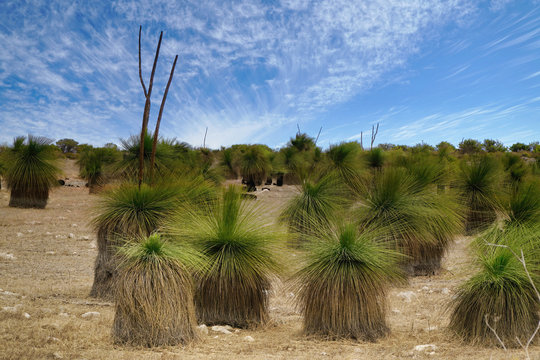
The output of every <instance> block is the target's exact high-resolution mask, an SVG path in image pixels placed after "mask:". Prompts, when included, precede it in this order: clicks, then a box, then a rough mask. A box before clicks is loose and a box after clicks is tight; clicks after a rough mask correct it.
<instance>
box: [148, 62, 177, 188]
mask: <svg viewBox="0 0 540 360" xmlns="http://www.w3.org/2000/svg"><path fill="white" fill-rule="evenodd" d="M177 60H178V55H176V56H175V58H174V62H173V65H172V68H171V73H170V75H169V81H167V86H166V87H165V92H164V93H163V98H162V99H161V106H160V107H159V115H158V118H157V122H156V130H155V131H154V141H153V143H152V154H151V155H150V182H153V181H154V162H155V160H156V148H157V141H158V134H159V126H160V124H161V116H162V115H163V108H164V107H165V101H166V100H167V94H168V93H169V87H170V86H171V82H172V79H173V75H174V68H175V67H176V61H177Z"/></svg>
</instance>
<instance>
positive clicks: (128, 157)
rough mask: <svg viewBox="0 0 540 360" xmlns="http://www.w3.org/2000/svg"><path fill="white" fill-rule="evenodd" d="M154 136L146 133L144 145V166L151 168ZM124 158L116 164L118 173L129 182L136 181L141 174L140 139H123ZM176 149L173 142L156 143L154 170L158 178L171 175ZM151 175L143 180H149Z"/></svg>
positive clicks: (134, 137)
mask: <svg viewBox="0 0 540 360" xmlns="http://www.w3.org/2000/svg"><path fill="white" fill-rule="evenodd" d="M153 141H154V140H153V135H152V134H151V133H146V134H145V136H144V143H143V166H144V168H149V167H150V163H151V157H152V147H153ZM121 143H122V148H123V151H124V155H123V158H122V159H121V160H120V161H119V162H118V163H117V164H116V173H117V174H119V175H121V176H123V177H125V178H126V179H128V180H133V179H136V178H137V176H138V173H139V157H140V143H141V141H140V138H139V137H138V136H135V135H134V136H131V137H129V138H128V139H122V140H121ZM174 158H175V154H174V147H173V141H172V140H161V141H159V142H157V143H156V152H155V159H154V168H155V170H156V175H158V177H164V176H167V175H170V173H171V170H172V169H174V164H175V163H174ZM148 177H149V174H147V175H145V177H144V179H143V180H149V178H148Z"/></svg>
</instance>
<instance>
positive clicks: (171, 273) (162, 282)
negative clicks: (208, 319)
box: [112, 234, 200, 347]
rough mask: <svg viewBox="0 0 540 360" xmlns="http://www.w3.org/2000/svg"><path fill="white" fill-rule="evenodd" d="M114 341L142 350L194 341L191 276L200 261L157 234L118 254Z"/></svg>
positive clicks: (124, 248)
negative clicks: (145, 347)
mask: <svg viewBox="0 0 540 360" xmlns="http://www.w3.org/2000/svg"><path fill="white" fill-rule="evenodd" d="M119 254H120V256H121V259H122V260H121V262H120V264H119V268H118V276H117V278H116V287H115V293H116V294H115V316H114V323H113V332H112V333H113V338H114V339H115V341H116V342H118V343H129V344H133V345H141V346H148V347H152V346H163V345H171V346H172V345H178V344H186V343H188V342H190V341H192V340H194V339H196V338H197V330H196V325H197V319H196V316H195V306H194V303H193V291H194V289H193V281H192V277H191V273H192V272H193V271H194V269H195V270H197V269H198V268H199V267H200V256H199V255H198V254H197V253H196V252H195V251H194V250H193V249H190V248H189V247H187V246H186V245H185V244H184V246H182V247H179V244H174V243H172V242H170V241H165V240H164V239H163V238H162V237H161V236H160V235H158V234H152V235H150V236H149V237H146V238H142V239H135V241H132V242H128V243H126V244H125V245H124V246H123V247H121V248H120V249H119Z"/></svg>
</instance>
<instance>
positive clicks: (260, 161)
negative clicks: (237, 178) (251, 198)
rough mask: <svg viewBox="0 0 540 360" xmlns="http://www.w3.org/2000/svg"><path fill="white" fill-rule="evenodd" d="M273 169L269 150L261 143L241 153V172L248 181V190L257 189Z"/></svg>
mask: <svg viewBox="0 0 540 360" xmlns="http://www.w3.org/2000/svg"><path fill="white" fill-rule="evenodd" d="M271 171H272V165H271V162H270V158H269V151H267V150H266V149H265V148H264V147H263V146H261V145H251V146H249V147H248V148H247V149H246V150H245V151H244V153H243V154H242V155H240V173H241V174H242V177H243V178H244V180H245V181H246V182H247V186H248V191H253V190H255V186H256V185H260V184H261V183H262V182H264V181H265V180H266V177H267V176H268V175H269V174H270V172H271Z"/></svg>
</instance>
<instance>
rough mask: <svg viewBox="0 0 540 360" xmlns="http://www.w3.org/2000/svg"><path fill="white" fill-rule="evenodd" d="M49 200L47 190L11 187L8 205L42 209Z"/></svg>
mask: <svg viewBox="0 0 540 360" xmlns="http://www.w3.org/2000/svg"><path fill="white" fill-rule="evenodd" d="M48 200H49V190H48V189H43V190H32V191H29V190H25V189H20V188H12V189H11V196H10V198H9V206H10V207H18V208H36V209H44V208H45V206H47V201H48Z"/></svg>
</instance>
